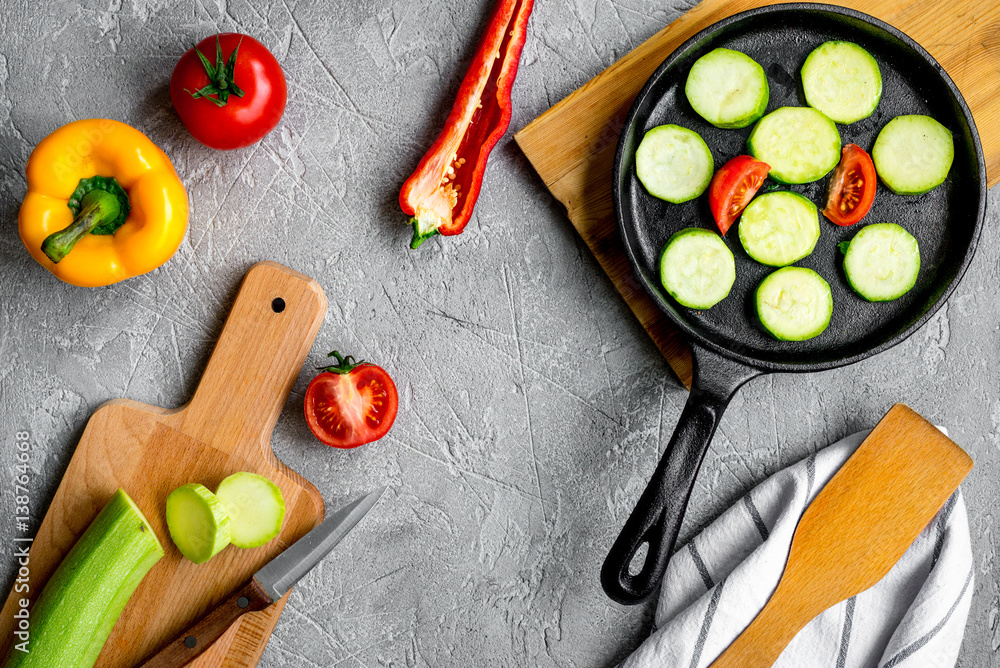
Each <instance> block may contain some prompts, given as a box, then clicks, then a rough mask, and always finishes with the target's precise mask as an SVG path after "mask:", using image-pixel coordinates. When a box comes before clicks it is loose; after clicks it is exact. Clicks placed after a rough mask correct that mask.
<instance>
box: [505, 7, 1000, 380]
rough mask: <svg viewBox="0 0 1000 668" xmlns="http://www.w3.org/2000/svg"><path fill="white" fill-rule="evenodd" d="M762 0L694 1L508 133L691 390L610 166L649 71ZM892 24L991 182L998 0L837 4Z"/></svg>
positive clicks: (687, 365) (999, 157) (996, 148)
mask: <svg viewBox="0 0 1000 668" xmlns="http://www.w3.org/2000/svg"><path fill="white" fill-rule="evenodd" d="M771 4H779V3H776V2H773V1H769V0H704V1H703V2H701V3H700V4H698V5H696V6H695V7H694V8H693V9H691V10H690V11H688V12H687V13H686V14H684V15H683V16H681V17H680V18H679V19H677V20H676V21H674V22H673V23H671V24H670V25H669V26H667V27H666V28H664V29H663V30H661V31H660V32H658V33H656V34H655V35H653V36H652V37H650V38H649V39H648V40H646V41H645V42H643V43H642V44H641V45H640V46H638V47H636V48H635V50H633V51H632V52H631V53H629V54H628V55H626V56H625V57H624V58H622V59H621V60H619V61H618V62H617V63H615V64H614V65H612V66H611V67H609V68H608V69H606V70H604V71H603V72H601V73H600V74H599V75H597V76H596V77H595V78H593V79H591V80H590V81H589V82H587V83H586V84H584V85H583V87H582V88H580V89H579V90H577V91H576V92H574V93H572V94H571V95H569V96H568V97H567V98H566V99H564V100H563V101H561V102H559V103H558V104H557V105H555V106H554V107H552V108H551V109H549V110H548V111H546V112H545V113H544V114H542V115H541V116H539V117H538V118H536V119H535V120H534V121H533V122H532V123H530V124H529V125H528V126H526V127H525V128H524V129H522V130H521V131H520V132H518V133H517V134H516V135H515V137H514V138H515V139H516V140H517V143H518V145H519V146H520V147H521V150H523V151H524V154H525V155H526V156H527V158H528V160H529V161H531V164H532V166H533V167H534V168H535V170H536V171H537V172H538V175H539V176H540V177H541V178H542V181H543V182H544V183H545V187H546V188H548V189H549V191H550V192H551V193H552V195H553V196H554V197H555V198H556V199H557V200H559V201H560V202H562V204H563V206H565V207H566V211H567V213H568V214H569V219H570V221H571V222H572V223H573V226H574V227H575V228H576V230H577V232H579V234H580V236H582V237H583V240H584V241H586V242H587V245H588V246H589V247H590V250H591V252H592V253H593V254H594V256H595V257H596V258H597V260H598V262H600V264H601V266H602V267H603V268H604V271H605V272H607V274H608V276H609V277H610V278H611V281H612V282H613V283H614V284H615V287H616V288H618V291H619V292H620V293H621V294H622V296H623V297H624V298H625V301H626V302H627V303H628V305H629V306H630V307H631V309H632V312H633V313H635V316H636V317H637V318H638V319H639V322H641V323H642V326H643V327H645V328H646V331H647V332H649V335H650V336H651V337H652V338H653V341H654V342H655V343H656V346H657V347H658V348H659V349H660V352H661V353H663V356H664V357H665V358H666V359H667V362H668V363H669V364H670V366H671V368H672V369H673V370H674V372H675V373H676V374H677V376H678V378H680V380H681V381H682V382H683V383H684V384H685V385H686V386H688V387H690V386H691V371H692V370H691V351H690V349H689V348H688V347H687V344H686V343H685V342H684V341H683V339H682V337H681V336H680V335H679V333H678V331H677V329H676V328H675V327H674V326H673V324H671V323H670V322H669V320H668V319H667V317H666V316H665V315H663V314H662V313H661V312H660V310H659V309H658V308H657V307H656V305H655V304H654V303H653V301H652V300H651V299H650V298H649V297H648V296H647V295H646V293H645V292H644V291H643V289H642V286H641V285H640V284H639V282H638V281H636V280H635V279H634V278H633V276H632V268H631V267H630V266H629V262H628V258H627V257H626V256H625V249H624V247H623V245H622V242H621V239H620V238H619V236H618V230H617V228H616V226H615V219H614V214H613V212H612V210H611V181H612V178H611V167H612V163H613V162H614V157H615V149H616V148H617V144H618V134H619V132H620V131H621V129H622V126H623V125H624V122H625V117H626V115H627V114H628V110H629V109H630V108H631V106H632V101H633V100H634V99H635V97H636V95H638V93H639V90H640V89H641V88H642V86H643V85H644V84H645V83H646V80H647V79H648V78H649V77H650V76H651V75H652V74H653V71H654V70H655V69H656V68H657V67H658V66H659V65H660V63H662V62H663V60H664V59H665V58H666V57H667V56H668V55H670V53H671V52H673V51H674V49H676V48H677V47H678V46H680V45H681V44H682V43H684V41H685V40H687V39H688V38H689V37H691V36H692V35H694V34H695V33H697V32H699V31H701V30H703V29H705V28H707V27H708V26H710V25H712V24H713V23H716V22H717V21H720V20H722V19H724V18H726V17H727V16H732V15H733V14H737V13H739V12H742V11H744V10H747V9H752V8H754V7H760V6H762V5H771ZM837 4H840V5H843V6H844V7H850V8H852V9H856V10H858V11H862V12H865V13H866V14H870V15H872V16H874V17H876V18H878V19H881V20H883V21H885V22H886V23H889V24H890V25H893V26H895V27H896V28H898V29H900V30H902V31H903V32H905V33H906V34H908V35H909V36H910V37H912V38H913V39H915V40H916V41H917V42H918V43H919V44H920V45H921V46H923V47H924V48H925V49H927V51H929V52H930V54H931V55H932V56H934V58H935V59H937V61H938V62H939V63H940V64H941V65H942V67H944V69H945V70H946V71H947V72H948V74H949V75H950V76H951V78H952V79H954V81H955V83H956V84H957V85H958V88H959V90H961V91H962V95H963V97H965V101H966V102H967V103H968V105H969V108H970V109H971V110H972V114H973V116H974V117H975V121H976V127H977V128H978V130H979V136H980V139H981V140H982V144H983V153H984V154H985V157H986V171H987V180H988V182H989V185H991V186H992V185H994V184H996V183H997V181H1000V2H996V0H849V1H847V2H841V3H837Z"/></svg>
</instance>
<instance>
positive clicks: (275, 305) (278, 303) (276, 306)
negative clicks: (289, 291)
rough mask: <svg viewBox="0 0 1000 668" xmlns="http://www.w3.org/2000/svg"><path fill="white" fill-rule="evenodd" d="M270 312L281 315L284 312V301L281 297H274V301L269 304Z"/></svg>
mask: <svg viewBox="0 0 1000 668" xmlns="http://www.w3.org/2000/svg"><path fill="white" fill-rule="evenodd" d="M271 310H272V311H274V312H275V313H281V312H282V311H284V310H285V300H284V299H282V298H281V297H275V298H274V301H272V302H271Z"/></svg>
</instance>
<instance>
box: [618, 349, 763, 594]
mask: <svg viewBox="0 0 1000 668" xmlns="http://www.w3.org/2000/svg"><path fill="white" fill-rule="evenodd" d="M692 353H693V357H694V381H693V383H692V386H691V394H690V395H689V396H688V400H687V403H686V404H685V405H684V410H683V411H682V412H681V417H680V420H678V422H677V427H676V428H675V429H674V435H673V436H672V437H671V439H670V443H669V444H668V445H667V448H666V450H665V451H664V453H663V456H662V457H661V458H660V463H659V464H658V465H657V467H656V471H655V472H654V473H653V477H652V479H650V481H649V484H648V485H646V489H645V491H643V493H642V496H641V497H639V502H638V503H637V504H636V506H635V509H634V510H633V511H632V515H631V516H630V517H629V518H628V521H627V522H625V526H624V528H622V531H621V533H620V534H619V535H618V538H617V539H616V540H615V543H614V545H613V546H612V547H611V550H610V551H609V552H608V556H607V558H606V559H605V560H604V566H603V567H602V568H601V586H603V587H604V591H605V593H606V594H607V595H608V596H609V597H610V598H612V599H613V600H615V601H617V602H618V603H622V604H625V605H634V604H636V603H641V602H642V601H643V600H645V599H646V598H648V597H649V596H650V595H652V594H653V592H655V591H656V588H657V587H658V586H659V584H660V580H661V579H662V578H663V573H664V572H665V571H666V570H667V563H668V562H669V561H670V557H671V555H672V554H673V551H674V543H675V542H676V540H677V534H678V532H679V531H680V528H681V521H682V520H683V519H684V510H685V508H686V507H687V503H688V499H689V498H690V496H691V490H692V489H693V488H694V481H695V477H696V476H697V474H698V469H699V468H700V467H701V461H702V459H703V458H704V456H705V452H706V451H707V450H708V445H709V443H711V441H712V436H713V434H715V429H716V427H718V426H719V421H720V420H721V419H722V413H723V411H725V409H726V406H728V405H729V400H730V399H732V398H733V395H734V394H736V391H737V390H738V389H739V388H740V387H741V386H742V385H743V384H744V383H746V382H747V381H748V380H750V379H751V378H756V377H757V376H759V375H761V374H762V371H760V370H759V369H755V368H753V367H750V366H747V365H745V364H741V363H739V362H735V361H733V360H730V359H729V358H726V357H723V356H721V355H718V354H716V353H713V352H711V351H709V350H707V349H705V348H702V347H700V346H697V345H692ZM644 543H647V544H648V548H649V549H648V551H647V553H646V557H645V562H644V563H643V564H642V568H641V569H639V571H638V572H637V573H633V572H632V571H630V566H631V564H632V561H633V559H634V558H635V556H636V553H637V552H638V551H639V549H640V547H642V545H643V544H644Z"/></svg>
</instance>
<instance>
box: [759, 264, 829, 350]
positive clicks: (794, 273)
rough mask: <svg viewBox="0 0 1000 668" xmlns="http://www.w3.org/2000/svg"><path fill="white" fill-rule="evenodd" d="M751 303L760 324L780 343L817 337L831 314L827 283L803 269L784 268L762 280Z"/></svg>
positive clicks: (815, 274) (814, 273)
mask: <svg viewBox="0 0 1000 668" xmlns="http://www.w3.org/2000/svg"><path fill="white" fill-rule="evenodd" d="M754 302H755V303H756V306H757V317H758V318H759V319H760V324H761V325H763V326H764V329H766V330H767V331H768V332H770V333H771V335H772V336H773V337H774V338H776V339H778V340H780V341H805V340H807V339H812V338H814V337H817V336H819V335H820V334H822V333H823V332H824V331H825V330H826V328H827V326H829V324H830V317H831V316H832V315H833V293H832V292H831V291H830V284H829V283H827V282H826V281H825V280H823V277H822V276H820V275H819V274H817V273H816V272H815V271H813V270H812V269H806V268H805V267H784V268H783V269H779V270H778V271H776V272H774V273H773V274H771V275H770V276H768V277H767V278H765V279H764V280H763V281H761V284H760V285H759V286H758V287H757V292H756V294H755V295H754Z"/></svg>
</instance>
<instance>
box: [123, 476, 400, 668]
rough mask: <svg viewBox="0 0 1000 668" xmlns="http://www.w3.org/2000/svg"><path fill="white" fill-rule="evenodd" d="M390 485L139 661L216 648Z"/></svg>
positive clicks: (156, 662) (157, 661)
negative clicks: (231, 629) (245, 615)
mask: <svg viewBox="0 0 1000 668" xmlns="http://www.w3.org/2000/svg"><path fill="white" fill-rule="evenodd" d="M385 490H386V488H385V487H380V488H379V489H377V490H375V491H374V492H371V493H369V494H366V495H365V496H362V497H361V498H359V499H357V500H355V501H353V502H351V503H349V504H347V505H346V506H344V507H343V508H341V509H340V510H338V511H337V512H336V513H334V514H333V515H332V516H331V517H328V518H327V519H326V520H324V521H323V522H322V523H321V524H320V525H319V526H317V527H316V528H315V529H313V530H312V531H310V532H309V533H307V534H306V535H305V536H303V537H302V538H300V539H299V540H297V541H295V544H294V545H292V546H291V547H289V548H288V549H287V550H285V551H284V552H282V553H281V554H279V555H278V556H277V557H275V558H274V559H272V560H271V561H269V562H268V563H267V564H265V565H264V567H263V568H261V569H260V570H259V571H257V572H256V573H255V574H254V576H253V577H252V578H250V579H249V580H248V581H247V582H246V583H244V584H243V585H242V586H241V587H239V588H238V589H237V590H236V591H234V592H233V593H232V594H231V595H230V596H229V598H227V599H226V600H224V601H223V602H222V603H220V604H219V605H218V606H216V607H215V608H213V609H212V610H210V611H209V612H208V613H207V614H206V615H205V616H204V617H202V618H201V619H199V620H198V621H196V622H195V623H194V624H192V625H191V626H189V627H188V628H187V629H185V630H184V631H182V632H180V633H179V634H177V635H176V636H175V637H174V639H173V640H171V641H170V642H169V643H167V644H166V645H164V646H163V647H161V648H160V649H159V650H158V651H157V652H156V654H154V655H153V656H151V657H149V658H148V659H146V660H145V661H144V662H143V663H141V664H139V665H140V667H141V668H180V667H181V666H186V665H188V664H189V663H191V662H192V661H194V660H195V659H196V658H197V657H198V656H200V655H201V653H202V652H204V651H205V650H207V649H208V648H209V647H211V646H212V643H213V642H215V641H216V640H218V639H219V637H220V636H221V635H222V634H223V633H225V632H226V631H227V630H228V629H229V627H230V626H232V625H233V622H235V621H236V620H237V619H239V618H240V617H241V616H242V615H244V614H245V613H248V612H254V611H256V610H263V609H264V608H266V607H267V606H269V605H271V604H272V603H274V602H275V601H277V600H278V599H280V598H281V597H282V596H284V595H285V594H286V593H287V592H288V590H289V589H291V588H292V586H294V585H295V583H296V582H298V581H299V580H300V579H302V577H303V576H304V575H305V574H306V573H308V572H309V571H310V570H312V569H313V567H314V566H316V564H318V563H319V562H320V561H322V560H323V557H325V556H326V555H327V554H329V553H330V551H331V550H332V549H333V548H334V547H336V545H337V543H339V542H340V541H341V540H342V539H343V538H344V536H346V535H347V534H348V532H350V530H351V529H353V528H354V527H355V525H357V523H358V522H360V521H361V518H362V517H364V516H365V515H366V514H367V513H368V511H369V510H371V509H372V506H374V505H375V504H376V502H378V500H379V499H380V498H381V497H382V494H383V493H384V492H385Z"/></svg>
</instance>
